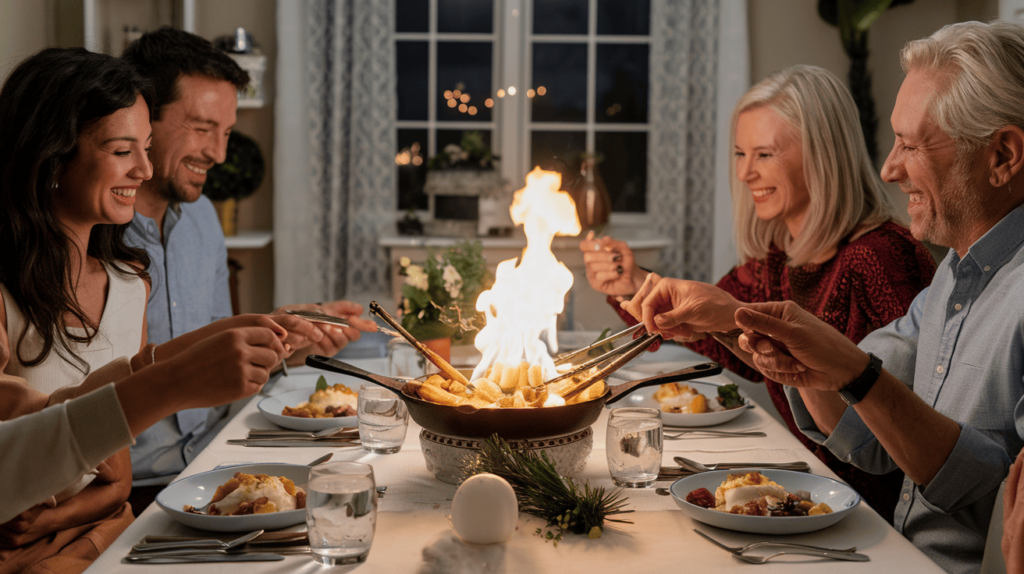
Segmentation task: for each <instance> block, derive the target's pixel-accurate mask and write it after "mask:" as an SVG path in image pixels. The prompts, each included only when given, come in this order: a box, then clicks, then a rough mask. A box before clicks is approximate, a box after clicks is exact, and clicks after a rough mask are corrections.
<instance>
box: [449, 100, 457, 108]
mask: <svg viewBox="0 0 1024 574" xmlns="http://www.w3.org/2000/svg"><path fill="white" fill-rule="evenodd" d="M455 105H456V102H455V100H454V99H451V100H448V107H449V108H454V107H455Z"/></svg>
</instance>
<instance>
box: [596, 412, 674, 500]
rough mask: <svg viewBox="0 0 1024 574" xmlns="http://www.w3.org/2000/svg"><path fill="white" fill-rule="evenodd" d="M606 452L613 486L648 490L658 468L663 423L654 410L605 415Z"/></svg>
mask: <svg viewBox="0 0 1024 574" xmlns="http://www.w3.org/2000/svg"><path fill="white" fill-rule="evenodd" d="M605 440H606V443H605V452H606V453H607V454H608V472H609V473H611V475H612V482H614V483H615V485H616V486H625V487H628V488H647V487H649V486H653V485H654V481H655V480H657V478H658V470H659V469H660V467H661V452H662V440H663V438H662V423H661V416H660V414H659V413H658V411H657V410H656V409H644V408H624V409H615V410H612V411H611V412H609V414H608V433H607V435H606V439H605Z"/></svg>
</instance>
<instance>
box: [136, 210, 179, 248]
mask: <svg viewBox="0 0 1024 574" xmlns="http://www.w3.org/2000/svg"><path fill="white" fill-rule="evenodd" d="M180 219H181V205H180V204H178V203H171V204H169V205H168V206H167V211H166V212H164V237H167V236H168V235H170V234H171V230H172V229H174V225H175V224H176V223H177V222H178V220H180ZM129 227H131V228H132V229H134V230H135V231H136V232H137V233H138V234H139V235H141V236H143V237H145V238H147V239H149V240H150V241H153V242H155V243H160V226H158V225H157V224H156V221H155V220H153V219H152V218H150V217H147V216H145V215H142V214H141V213H139V212H138V211H136V212H135V216H134V217H132V221H131V224H130V225H129Z"/></svg>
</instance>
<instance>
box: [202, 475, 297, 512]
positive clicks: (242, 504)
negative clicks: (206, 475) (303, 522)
mask: <svg viewBox="0 0 1024 574" xmlns="http://www.w3.org/2000/svg"><path fill="white" fill-rule="evenodd" d="M305 507H306V491H305V490H303V489H302V488H300V487H298V486H295V483H294V482H292V481H291V479H288V478H286V477H283V476H270V475H267V474H245V473H243V472H236V473H235V475H234V476H233V477H232V478H231V479H230V480H228V481H227V482H225V483H224V484H222V485H220V486H218V487H217V491H216V492H214V493H213V499H212V500H211V503H210V508H209V509H208V510H207V512H206V514H209V515H210V516H242V515H245V514H268V513H270V512H285V511H287V510H296V509H300V508H305ZM185 512H193V513H198V512H197V511H196V509H195V508H194V507H192V506H190V505H187V504H186V505H185Z"/></svg>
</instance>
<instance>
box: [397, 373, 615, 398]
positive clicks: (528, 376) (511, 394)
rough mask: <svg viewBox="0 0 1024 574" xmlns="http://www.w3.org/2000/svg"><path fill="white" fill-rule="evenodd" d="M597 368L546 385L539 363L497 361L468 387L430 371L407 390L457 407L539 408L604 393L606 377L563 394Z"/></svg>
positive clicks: (412, 382) (409, 383) (413, 382)
mask: <svg viewBox="0 0 1024 574" xmlns="http://www.w3.org/2000/svg"><path fill="white" fill-rule="evenodd" d="M593 372H594V370H593V369H592V370H590V371H586V372H584V373H581V374H579V375H576V376H574V377H572V378H569V379H566V380H564V381H559V382H557V383H552V384H550V385H546V386H545V385H544V371H543V368H542V367H541V366H540V365H531V364H529V363H527V362H525V361H523V362H522V363H520V364H518V365H511V366H510V365H503V364H501V363H495V365H494V366H493V367H491V368H490V370H488V371H487V373H486V374H485V375H484V376H483V377H480V378H479V379H477V380H475V381H473V382H471V383H470V384H469V387H467V386H466V385H463V384H462V383H460V382H458V381H454V380H452V379H446V378H445V377H443V376H442V375H431V376H429V377H427V378H426V379H425V380H424V381H410V382H408V383H407V384H406V386H405V392H406V393H407V394H410V395H412V396H415V397H419V398H421V399H423V400H425V401H429V402H432V403H436V404H439V405H447V406H452V407H457V406H461V405H471V406H474V407H476V408H478V409H493V408H515V409H522V408H540V407H552V406H561V405H565V404H570V405H571V404H576V403H583V402H587V401H591V400H594V399H596V398H598V397H600V396H601V395H603V394H604V393H605V391H606V390H607V387H606V386H605V383H604V381H598V382H596V383H594V384H593V385H590V386H589V387H587V388H586V389H585V390H584V391H583V392H581V393H579V394H578V395H576V396H574V397H572V398H571V399H569V400H568V401H565V400H563V399H562V395H565V394H567V393H568V392H569V391H571V390H573V388H574V387H575V386H577V385H579V384H581V383H582V382H583V381H584V380H586V379H587V378H588V375H590V374H591V373H593Z"/></svg>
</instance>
